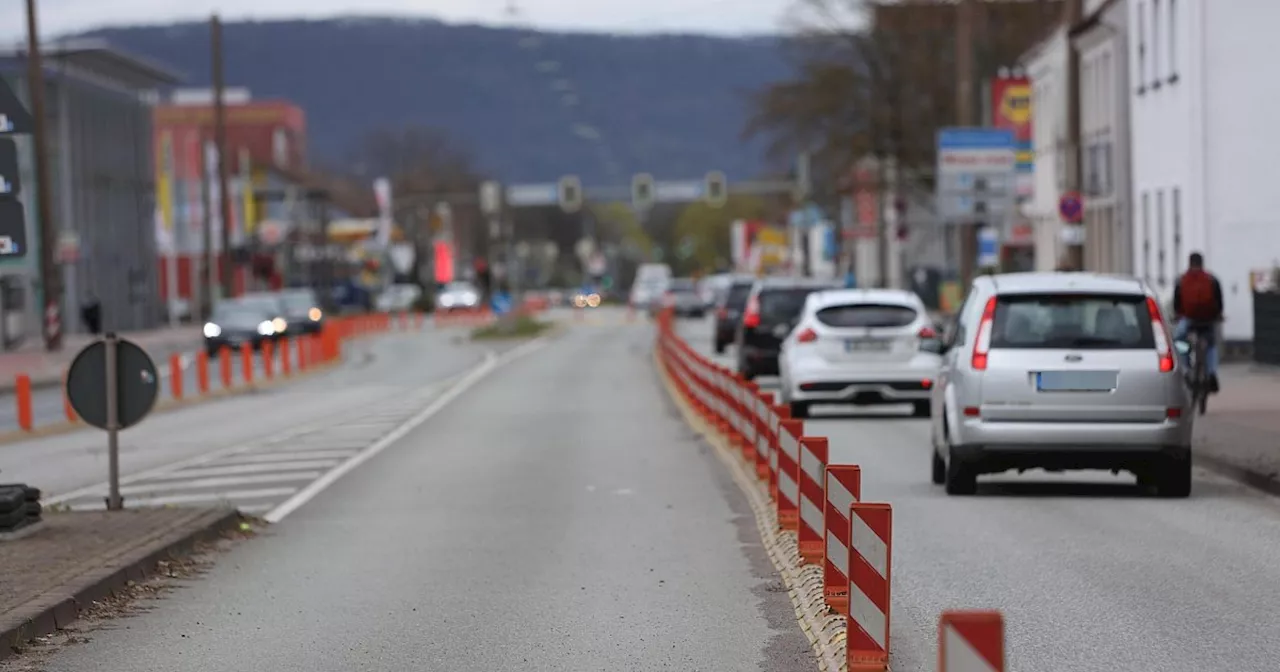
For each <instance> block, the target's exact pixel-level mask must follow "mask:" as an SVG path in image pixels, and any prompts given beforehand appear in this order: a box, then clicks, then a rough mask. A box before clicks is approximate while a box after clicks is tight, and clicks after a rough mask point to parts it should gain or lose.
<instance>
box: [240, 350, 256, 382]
mask: <svg viewBox="0 0 1280 672" xmlns="http://www.w3.org/2000/svg"><path fill="white" fill-rule="evenodd" d="M240 373H241V375H242V376H243V377H244V382H245V384H246V385H251V384H252V383H253V346H252V345H249V344H248V343H241V344H240Z"/></svg>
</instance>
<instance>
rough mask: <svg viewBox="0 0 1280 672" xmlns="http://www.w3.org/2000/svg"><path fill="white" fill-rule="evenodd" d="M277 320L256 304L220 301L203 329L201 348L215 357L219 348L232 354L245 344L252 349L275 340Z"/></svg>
mask: <svg viewBox="0 0 1280 672" xmlns="http://www.w3.org/2000/svg"><path fill="white" fill-rule="evenodd" d="M277 321H278V318H276V317H275V316H274V315H272V314H271V313H270V312H268V311H267V310H266V309H264V308H263V306H262V305H261V304H259V303H253V302H249V303H245V302H238V301H234V300H232V301H223V302H221V303H219V304H218V305H217V307H215V308H214V309H213V315H212V316H211V317H210V318H209V321H208V322H207V323H206V324H205V325H204V347H205V350H206V351H207V352H208V353H209V354H210V355H212V356H216V355H217V354H218V352H219V351H220V350H221V349H222V348H223V347H228V348H231V349H232V350H233V351H234V350H238V349H240V347H241V346H243V345H244V344H245V343H248V344H249V345H250V346H252V347H253V349H255V350H257V349H258V348H260V347H262V344H263V343H264V342H266V341H270V340H274V339H275V337H276V322H277Z"/></svg>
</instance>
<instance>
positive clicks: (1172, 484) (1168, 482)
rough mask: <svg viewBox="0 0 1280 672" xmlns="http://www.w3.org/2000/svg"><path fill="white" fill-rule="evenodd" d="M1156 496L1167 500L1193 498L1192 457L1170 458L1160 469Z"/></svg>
mask: <svg viewBox="0 0 1280 672" xmlns="http://www.w3.org/2000/svg"><path fill="white" fill-rule="evenodd" d="M1156 494H1157V495H1158V496H1160V497H1164V498H1166V499H1183V498H1186V497H1190V496H1191V456H1190V455H1186V456H1183V457H1174V458H1170V459H1169V461H1168V462H1167V463H1166V464H1165V465H1163V466H1162V467H1161V468H1160V472H1159V475H1158V476H1157V480H1156Z"/></svg>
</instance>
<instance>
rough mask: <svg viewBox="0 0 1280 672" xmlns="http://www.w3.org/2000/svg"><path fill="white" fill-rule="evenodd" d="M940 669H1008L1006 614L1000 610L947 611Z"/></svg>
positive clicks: (942, 624) (953, 671) (940, 640)
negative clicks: (1005, 662)
mask: <svg viewBox="0 0 1280 672" xmlns="http://www.w3.org/2000/svg"><path fill="white" fill-rule="evenodd" d="M938 672H1004V617H1003V616H1002V615H1001V614H1000V612H998V611H988V610H981V611H944V612H942V618H940V619H938Z"/></svg>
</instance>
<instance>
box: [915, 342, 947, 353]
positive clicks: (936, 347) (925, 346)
mask: <svg viewBox="0 0 1280 672" xmlns="http://www.w3.org/2000/svg"><path fill="white" fill-rule="evenodd" d="M920 350H921V351H922V352H932V353H933V354H935V355H941V354H943V353H944V352H946V351H947V345H946V344H945V343H943V342H942V341H941V340H940V339H937V338H927V339H925V340H923V341H920Z"/></svg>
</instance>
